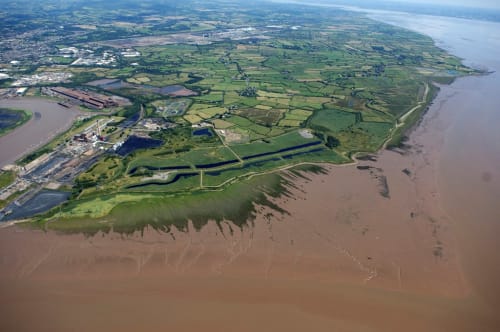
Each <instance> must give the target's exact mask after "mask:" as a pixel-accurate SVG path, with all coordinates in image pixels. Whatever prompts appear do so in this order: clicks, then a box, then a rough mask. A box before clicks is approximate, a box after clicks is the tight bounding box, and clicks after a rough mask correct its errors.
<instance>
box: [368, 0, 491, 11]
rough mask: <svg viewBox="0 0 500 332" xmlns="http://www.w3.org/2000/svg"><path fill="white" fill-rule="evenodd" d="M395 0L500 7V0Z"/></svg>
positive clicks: (395, 0)
mask: <svg viewBox="0 0 500 332" xmlns="http://www.w3.org/2000/svg"><path fill="white" fill-rule="evenodd" d="M374 1H377V0H374ZM391 1H394V2H401V3H421V4H426V3H431V4H435V5H437V4H442V5H455V6H467V7H476V8H477V7H484V8H497V9H500V0H391Z"/></svg>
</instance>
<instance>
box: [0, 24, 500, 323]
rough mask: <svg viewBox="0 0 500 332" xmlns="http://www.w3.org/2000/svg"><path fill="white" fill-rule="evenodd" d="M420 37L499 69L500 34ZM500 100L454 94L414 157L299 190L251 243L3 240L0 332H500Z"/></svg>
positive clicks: (233, 238) (413, 147)
mask: <svg viewBox="0 0 500 332" xmlns="http://www.w3.org/2000/svg"><path fill="white" fill-rule="evenodd" d="M399 20H400V22H398V23H399V24H402V23H401V18H399ZM415 20H416V17H407V18H406V19H405V20H402V22H403V23H404V22H406V24H410V23H412V22H415ZM419 22H421V24H419V26H424V27H426V29H427V30H426V31H425V32H427V33H429V34H431V35H432V33H433V31H434V30H433V29H435V30H436V31H438V32H439V33H441V35H440V36H441V37H439V36H436V35H432V36H433V37H436V38H442V39H441V41H442V42H443V43H447V45H448V47H452V48H451V50H452V51H453V52H454V53H456V54H457V55H462V56H464V57H465V56H467V61H469V62H474V63H476V64H477V65H481V66H486V67H488V68H490V69H492V70H496V68H498V67H497V65H498V63H497V62H495V61H494V58H495V57H494V56H491V51H493V50H497V51H496V53H494V54H499V52H498V50H499V49H500V48H499V45H498V44H491V43H490V41H488V43H486V40H488V39H487V38H492V39H495V38H494V36H495V35H496V36H500V33H499V31H500V28H499V27H498V25H494V28H495V29H494V30H491V31H490V29H493V28H491V27H490V26H489V27H488V29H485V30H479V31H477V30H474V29H481V25H482V23H480V22H474V24H471V23H470V22H463V21H460V20H451V19H441V18H432V20H429V19H427V18H425V17H422V18H421V21H419ZM447 22H448V23H447ZM423 23H425V24H423ZM450 25H451V27H452V29H451V28H450ZM446 29H451V30H446ZM485 31H486V32H488V31H490V32H491V33H486V32H485ZM462 33H463V34H462ZM469 33H470V34H471V36H469V35H468V34H469ZM455 35H458V36H459V37H460V38H451V37H450V36H455ZM462 36H463V37H464V38H462ZM472 36H474V38H469V37H472ZM448 37H450V38H451V39H446V38H448ZM483 38H486V40H484V39H483ZM481 47H483V48H481ZM462 48H463V49H465V50H467V52H468V53H466V54H464V53H460V51H459V50H460V49H462ZM474 50H476V51H474ZM487 54H489V55H488V56H487ZM499 87H500V82H499V79H498V76H497V75H496V74H492V75H489V76H482V77H471V78H463V79H460V80H458V81H457V82H456V83H454V84H453V85H452V86H449V87H442V91H441V93H440V94H439V96H438V98H437V99H436V100H435V101H434V104H433V106H432V107H431V108H430V110H429V112H428V113H427V115H426V116H425V117H424V119H423V121H422V123H421V124H420V126H419V127H418V128H416V129H415V130H414V131H413V133H412V135H411V138H410V141H409V142H408V144H409V145H410V148H409V149H408V150H407V151H406V152H405V153H402V154H400V153H397V152H393V151H383V152H381V153H379V154H378V155H376V156H375V158H374V160H375V159H376V161H360V162H359V164H358V165H351V166H344V167H335V166H325V168H326V169H327V170H328V174H326V175H325V174H323V175H321V174H320V175H312V174H308V175H306V176H307V179H306V178H300V177H297V179H296V181H295V183H294V188H291V189H290V190H291V192H292V195H290V197H282V198H280V199H278V200H277V203H278V204H279V205H280V206H282V207H284V208H285V209H286V210H287V211H288V213H289V214H279V213H277V212H275V211H272V210H270V209H268V208H259V214H258V216H257V219H256V220H255V221H254V222H252V223H249V224H248V226H246V227H243V228H242V229H239V228H236V227H234V226H231V223H229V222H228V223H225V224H223V225H222V227H221V228H219V227H217V226H216V225H215V223H209V224H207V226H205V227H204V228H203V229H201V230H200V231H196V230H194V228H193V227H190V228H189V230H188V231H186V232H181V231H177V230H175V229H174V230H172V232H171V233H169V234H165V233H159V232H156V231H154V230H146V231H145V232H144V234H140V233H137V234H134V235H132V236H122V235H119V234H99V235H97V236H94V237H90V238H86V237H85V236H83V235H58V234H54V233H43V232H36V231H29V230H26V229H24V228H17V227H10V228H4V229H2V230H0V293H1V297H0V330H2V331H33V330H37V331H68V330H72V331H89V330H92V331H138V330H143V331H165V330H172V331H199V330H203V331H220V330H233V331H285V330H286V331H304V330H311V331H499V330H500V317H499V315H498V306H497V303H498V299H499V298H500V296H499V294H500V287H499V286H498V284H497V283H498V280H500V274H499V273H498V272H499V271H498V266H499V265H500V264H498V263H499V260H498V258H499V253H498V250H495V244H496V243H497V242H498V240H497V238H496V237H497V236H499V235H500V232H499V231H498V230H499V226H498V219H496V218H497V216H498V215H500V214H499V213H498V212H499V210H498V206H497V205H498V204H497V203H498V197H500V196H499V195H498V190H499V185H498V181H499V179H500V175H499V172H500V169H499V165H500V163H498V159H496V158H498V156H499V155H500V154H499V146H498V144H499V143H498V142H499V140H498V136H496V135H498V131H496V130H493V129H494V127H495V124H496V123H498V121H497V120H498V117H499V114H498V113H499V112H498V108H495V107H494V105H495V104H498V102H499V101H500V100H499V99H500V94H498V93H497V92H498V91H499ZM495 92H496V93H495ZM357 166H365V167H361V169H360V168H358V167H357Z"/></svg>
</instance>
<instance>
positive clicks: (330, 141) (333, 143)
mask: <svg viewBox="0 0 500 332" xmlns="http://www.w3.org/2000/svg"><path fill="white" fill-rule="evenodd" d="M339 145H340V141H339V140H338V139H337V138H336V137H333V136H330V135H328V137H327V139H326V146H327V147H329V148H330V149H333V148H336V147H337V146H339Z"/></svg>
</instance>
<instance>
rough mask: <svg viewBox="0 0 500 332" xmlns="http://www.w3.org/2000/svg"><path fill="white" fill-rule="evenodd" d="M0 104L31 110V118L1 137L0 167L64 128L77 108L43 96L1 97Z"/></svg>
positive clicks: (77, 112) (75, 113)
mask: <svg viewBox="0 0 500 332" xmlns="http://www.w3.org/2000/svg"><path fill="white" fill-rule="evenodd" d="M0 107H2V108H12V109H22V110H26V111H30V112H32V113H33V116H32V118H31V120H30V121H28V122H27V123H25V124H24V125H22V126H21V127H19V128H16V129H15V130H13V131H11V132H10V133H8V134H7V135H5V136H2V137H0V168H1V167H3V166H5V165H8V164H12V163H14V162H15V161H16V160H17V159H19V158H21V157H22V156H23V155H26V154H27V153H29V152H32V151H34V150H35V149H36V148H38V147H40V146H42V145H44V144H46V143H48V142H49V141H50V140H51V139H53V138H54V137H55V136H56V135H57V134H59V133H61V132H63V131H65V130H67V129H68V128H69V127H70V126H71V124H72V123H73V121H74V120H75V119H76V117H77V116H78V115H79V114H80V112H79V111H78V110H77V109H76V108H66V107H63V106H61V105H58V104H57V102H56V101H53V100H50V99H43V98H29V97H22V98H9V99H0Z"/></svg>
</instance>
